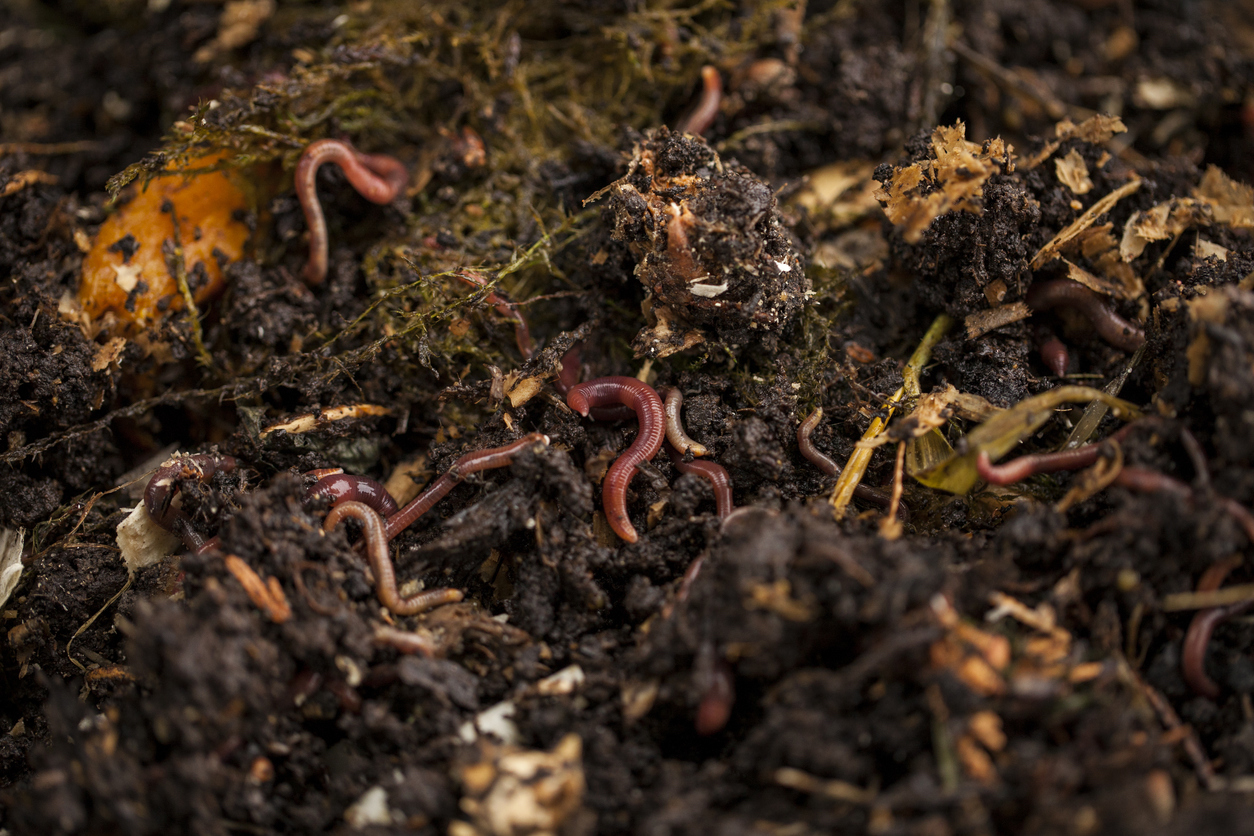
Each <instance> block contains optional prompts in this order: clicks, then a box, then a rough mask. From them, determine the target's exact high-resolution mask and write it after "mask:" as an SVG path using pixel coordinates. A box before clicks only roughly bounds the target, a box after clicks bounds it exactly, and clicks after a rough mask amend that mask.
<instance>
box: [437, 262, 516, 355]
mask: <svg viewBox="0 0 1254 836" xmlns="http://www.w3.org/2000/svg"><path fill="white" fill-rule="evenodd" d="M454 275H456V276H457V278H459V279H461V280H462V281H463V282H465V283H466V284H468V285H471V286H472V287H483V288H486V287H487V286H488V280H487V279H485V278H484V277H483V276H481V275H479V274H478V273H473V272H471V271H470V270H458V271H457V272H456V273H455V274H454ZM483 299H484V301H485V302H487V303H488V304H489V305H492V306H494V307H495V308H496V312H497V313H499V314H500V315H501V316H506V317H509V318H510V319H512V320H514V342H515V343H516V344H517V345H518V353H519V354H521V355H522V357H523V359H524V360H530V359H531V357H532V355H534V354H535V353H536V344H535V340H533V339H532V338H531V328H530V327H528V325H527V320H526V319H524V318H523V315H522V313H520V312H519V311H518V309H517V308H515V307H514V306H513V305H511V304H510V303H509V302H507V301H505V298H504V297H502V296H501V295H500V294H499V293H497V292H496V291H495V290H489V291H488V294H487V295H486V296H484V297H483Z"/></svg>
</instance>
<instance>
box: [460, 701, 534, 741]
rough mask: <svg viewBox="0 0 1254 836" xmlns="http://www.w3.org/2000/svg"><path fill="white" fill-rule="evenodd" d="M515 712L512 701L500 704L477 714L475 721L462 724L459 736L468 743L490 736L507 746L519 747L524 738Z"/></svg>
mask: <svg viewBox="0 0 1254 836" xmlns="http://www.w3.org/2000/svg"><path fill="white" fill-rule="evenodd" d="M514 711H515V707H514V703H513V702H511V701H510V700H505V701H504V702H498V703H497V704H496V705H494V706H492V707H491V708H489V709H487V710H485V711H481V712H479V713H478V714H476V715H475V718H474V719H473V720H467V721H466V722H464V723H462V725H461V728H459V729H458V730H457V734H458V736H460V737H461V739H462V740H464V741H466V742H467V743H474V742H475V741H476V740H478V739H479V736H480V735H485V734H490V735H492V736H494V737H495V738H497V739H498V740H500V741H501V742H502V743H504V744H506V745H509V746H517V745H518V743H519V741H520V740H521V739H522V737H521V735H519V733H518V726H516V725H515V724H514Z"/></svg>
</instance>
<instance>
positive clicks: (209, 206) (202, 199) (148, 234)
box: [78, 155, 249, 334]
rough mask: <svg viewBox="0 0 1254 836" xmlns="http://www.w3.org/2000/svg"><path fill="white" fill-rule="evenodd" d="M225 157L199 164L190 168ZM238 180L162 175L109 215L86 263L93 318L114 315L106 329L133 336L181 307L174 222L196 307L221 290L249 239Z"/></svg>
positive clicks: (83, 295) (87, 304)
mask: <svg viewBox="0 0 1254 836" xmlns="http://www.w3.org/2000/svg"><path fill="white" fill-rule="evenodd" d="M222 156H223V155H215V156H209V157H203V158H201V159H199V160H194V161H192V167H194V168H203V167H205V166H208V165H211V164H212V163H214V162H215V161H217V160H219V159H221V158H222ZM238 178H239V174H238V172H228V171H206V172H202V173H197V174H187V175H184V174H168V175H162V176H160V177H157V178H154V179H153V180H152V181H150V182H149V183H148V187H147V188H146V189H141V190H140V191H139V192H138V193H137V194H136V195H135V197H134V198H133V199H132V200H131V201H130V202H129V203H127V204H126V205H125V206H123V207H122V208H121V209H119V210H118V211H117V212H115V213H114V214H113V215H110V216H109V217H108V218H107V219H106V220H105V222H104V223H103V224H101V226H100V231H99V232H98V233H97V234H96V240H95V242H94V243H93V244H92V247H91V250H89V251H88V253H87V255H86V257H85V258H84V259H83V273H82V280H81V282H80V283H79V290H78V298H79V302H80V303H81V304H82V306H83V309H84V311H86V313H87V314H88V315H90V316H91V318H92V319H93V320H98V319H100V318H101V317H105V316H106V315H107V314H112V316H110V317H108V318H107V319H106V321H104V322H103V323H101V324H102V325H103V326H104V327H105V328H106V330H108V331H110V332H113V333H118V332H121V333H123V334H135V333H138V332H141V331H143V330H144V329H146V328H148V327H149V326H150V325H152V324H154V323H156V322H158V321H159V320H161V319H162V318H163V317H165V316H166V315H167V314H168V313H171V312H173V311H177V310H181V309H182V308H183V307H184V303H183V297H182V294H180V292H179V287H178V281H177V279H176V278H175V274H174V271H173V266H174V259H173V257H172V256H173V253H174V246H175V241H176V238H175V223H176V221H177V224H178V237H177V241H178V242H179V243H180V244H181V245H182V248H183V269H184V270H185V271H186V274H187V283H188V287H189V288H190V289H191V291H192V298H193V299H195V301H196V304H197V305H199V304H201V303H203V302H207V301H209V300H211V299H213V298H214V297H215V296H217V295H218V294H219V293H221V292H222V288H223V286H224V282H225V279H224V277H223V268H224V267H225V266H226V265H227V264H229V263H230V262H232V261H235V260H237V259H239V258H240V256H241V255H242V254H243V250H244V244H245V243H246V242H247V240H248V234H249V229H248V226H247V224H245V223H244V221H243V220H242V218H243V212H244V211H247V210H248V209H249V200H248V196H247V195H246V194H245V192H244V190H243V189H242V188H241V187H240V185H239V184H238V183H237V182H236V180H237V179H238ZM163 208H164V209H165V211H163ZM128 236H130V237H129V238H128Z"/></svg>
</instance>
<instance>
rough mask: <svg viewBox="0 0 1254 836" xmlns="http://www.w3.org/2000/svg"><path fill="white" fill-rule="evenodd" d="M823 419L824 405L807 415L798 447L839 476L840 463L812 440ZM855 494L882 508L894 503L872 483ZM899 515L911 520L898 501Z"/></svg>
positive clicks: (816, 463) (823, 468)
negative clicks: (872, 485) (811, 437)
mask: <svg viewBox="0 0 1254 836" xmlns="http://www.w3.org/2000/svg"><path fill="white" fill-rule="evenodd" d="M822 420H823V407H821V406H820V407H816V408H815V410H814V411H813V412H811V413H810V414H809V415H807V416H806V419H805V420H804V421H802V422H801V425H800V426H799V427H797V447H798V448H799V449H800V450H801V455H803V456H805V457H806V458H807V459H808V460H809V461H810V463H811V464H813V465H814V466H815V467H817V468H818V469H819V470H821V471H823V472H824V473H826V474H827V475H828V476H839V475H840V469H841V468H840V465H838V464H836V462H835V460H833V459H832V458H831V457H830V456H828V455H827V454H825V453H823V451H821V450H819V448H817V447H815V446H814V442H812V441H811V440H810V436H811V435H813V434H814V430H815V429H816V428H817V427H818V425H819V422H820V421H822ZM853 495H854V496H856V497H857V498H858V499H861V500H862V501H863V502H870V503H871V504H872V505H878V506H880V507H881V508H891V507H892V505H893V497H892V494H890V493H889V492H888V491H882V490H880V489H879V488H873V487H871V486H870V485H863V484H859V485H858V486H857V487H856V488H854V489H853ZM897 516H899V517H901V519H902V521H903V522H909V521H910V509H909V508H908V507H906V503H904V502H901V503H898V505H897Z"/></svg>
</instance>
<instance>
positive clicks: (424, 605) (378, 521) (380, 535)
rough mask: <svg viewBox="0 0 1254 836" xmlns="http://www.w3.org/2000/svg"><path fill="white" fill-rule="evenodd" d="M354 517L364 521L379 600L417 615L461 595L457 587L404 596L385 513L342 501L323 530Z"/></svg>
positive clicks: (400, 612) (396, 610)
mask: <svg viewBox="0 0 1254 836" xmlns="http://www.w3.org/2000/svg"><path fill="white" fill-rule="evenodd" d="M345 518H347V519H353V520H357V521H358V522H359V523H361V526H362V533H363V538H364V539H365V543H366V560H367V561H369V563H370V569H371V571H373V572H374V580H375V594H376V595H378V597H379V602H380V603H382V604H383V606H385V607H387V608H388V609H389V610H391V611H392V612H394V613H396V614H397V615H416V614H418V613H420V612H423V611H424V610H429V609H431V608H432V607H438V606H440V605H441V604H452V603H455V602H457V601H460V600H461V599H462V593H461V590H458V589H427V590H423V591H422V592H419V593H418V594H417V595H412V596H410V597H409V598H402V597H401V593H400V590H399V589H398V588H397V585H396V567H394V566H393V565H392V555H391V554H389V553H388V537H387V529H386V526H385V525H384V522H383V517H381V516H379V512H377V511H375V510H374V509H373V508H371V507H370V506H369V505H367V504H365V503H364V502H354V501H349V502H342V503H340V504H339V505H336V506H335V507H334V508H332V509H331V511H330V513H328V514H327V518H326V520H324V521H323V523H322V530H323V531H326V532H328V533H329V532H331V531H334V530H335V527H336V526H337V525H339V523H340V520H343V519H345Z"/></svg>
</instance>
